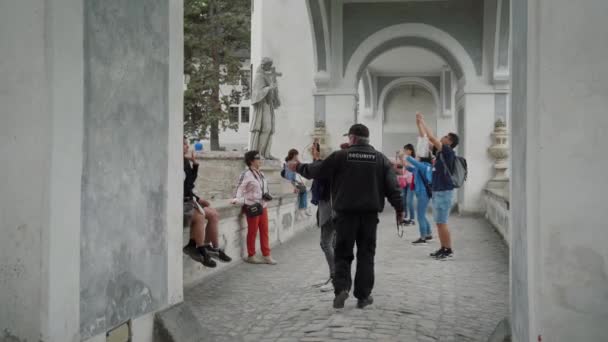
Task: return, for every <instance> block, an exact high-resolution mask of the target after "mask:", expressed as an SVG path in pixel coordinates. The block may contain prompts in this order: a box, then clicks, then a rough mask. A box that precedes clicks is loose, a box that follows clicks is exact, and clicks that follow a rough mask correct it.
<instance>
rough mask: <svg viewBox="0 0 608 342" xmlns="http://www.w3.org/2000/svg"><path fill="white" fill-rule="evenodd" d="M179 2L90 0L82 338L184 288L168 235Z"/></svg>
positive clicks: (173, 188)
mask: <svg viewBox="0 0 608 342" xmlns="http://www.w3.org/2000/svg"><path fill="white" fill-rule="evenodd" d="M179 3H180V2H179V1H168V0H130V1H128V2H125V1H122V0H105V1H94V0H85V1H84V15H85V18H84V20H85V25H84V35H85V46H84V48H85V49H84V53H85V55H84V89H85V106H84V142H83V153H84V156H85V159H84V163H83V177H82V212H81V241H80V258H81V260H80V333H81V338H82V339H86V338H89V337H94V336H96V335H104V334H105V332H107V331H108V330H110V329H112V328H113V327H116V326H117V325H119V324H122V323H124V322H127V321H129V320H132V319H134V318H137V317H141V316H143V315H146V314H148V313H151V312H154V311H157V310H159V309H162V308H164V307H166V306H168V305H170V304H171V301H170V300H169V296H170V295H169V287H170V285H169V284H170V283H171V282H178V283H180V284H179V285H178V286H179V287H181V282H179V281H178V280H176V279H175V278H174V277H173V276H170V274H169V270H170V269H172V268H173V267H174V265H175V264H178V262H179V259H177V260H174V259H172V257H171V256H172V255H175V256H177V254H173V253H172V252H170V250H171V248H175V247H178V246H179V242H178V240H176V241H174V242H170V240H169V237H170V236H171V231H172V230H173V229H176V228H177V227H174V225H175V224H174V221H172V219H173V218H174V214H175V213H176V212H177V211H178V210H179V208H178V206H177V205H176V204H179V202H177V203H175V201H176V198H175V197H177V198H179V197H181V194H180V195H178V196H176V194H179V192H180V189H181V186H178V185H177V184H179V183H178V182H179V181H178V179H179V180H181V177H180V176H181V174H180V172H179V171H177V170H175V169H174V166H173V165H174V164H177V165H180V164H179V161H177V163H174V160H175V158H174V156H175V154H176V153H177V152H178V151H180V150H179V149H178V148H179V147H178V143H179V142H181V138H180V136H181V134H175V132H176V131H175V128H176V127H179V126H180V125H181V115H177V113H178V112H179V111H181V108H182V106H181V105H180V104H179V101H178V100H175V99H174V100H171V97H172V96H173V94H174V91H173V90H172V89H176V90H178V91H179V90H180V89H181V85H182V82H181V80H179V79H178V83H175V81H174V79H173V78H172V76H173V75H174V74H173V72H174V69H173V65H174V63H177V64H175V65H177V66H180V65H181V62H182V60H181V57H179V56H178V55H177V54H174V53H173V52H171V51H170V50H172V49H178V51H179V49H180V47H179V45H181V44H180V43H181V39H178V38H179V36H180V35H179V34H178V35H177V36H172V33H173V32H177V31H174V29H175V27H174V26H173V24H178V25H179V24H180V23H181V20H177V21H173V19H174V17H172V16H171V13H173V12H172V11H173V10H177V11H179V9H178V8H174V7H173V6H177V5H179ZM181 12H182V13H183V11H181ZM179 32H182V28H179ZM174 38H175V39H174ZM172 43H177V44H175V45H178V46H177V47H176V46H174V45H172ZM172 58H174V60H173V59H172ZM177 72H178V73H180V74H182V73H183V72H182V70H177ZM171 101H173V102H171ZM179 129H181V127H179ZM180 133H181V131H180ZM178 160H179V159H178ZM178 177H179V178H178ZM170 201H171V202H170ZM177 201H179V199H177ZM179 217H181V216H179ZM177 226H178V227H179V224H178V225H177ZM177 229H179V228H177ZM172 246H174V247H172ZM180 268H181V267H180ZM171 286H172V287H178V286H173V285H171ZM177 299H178V300H179V296H177Z"/></svg>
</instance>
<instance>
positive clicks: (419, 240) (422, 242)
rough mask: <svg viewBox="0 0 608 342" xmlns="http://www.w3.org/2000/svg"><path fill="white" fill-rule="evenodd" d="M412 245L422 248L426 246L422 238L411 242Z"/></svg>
mask: <svg viewBox="0 0 608 342" xmlns="http://www.w3.org/2000/svg"><path fill="white" fill-rule="evenodd" d="M412 245H414V246H422V245H426V240H425V239H423V238H419V239H418V240H416V241H413V242H412Z"/></svg>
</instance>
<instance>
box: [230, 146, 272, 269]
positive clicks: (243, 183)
mask: <svg viewBox="0 0 608 342" xmlns="http://www.w3.org/2000/svg"><path fill="white" fill-rule="evenodd" d="M245 164H246V165H247V170H245V171H244V172H243V173H242V174H241V177H240V179H239V183H238V185H237V189H236V196H235V198H233V199H232V200H231V201H230V203H232V204H235V205H236V204H241V205H242V206H243V211H244V212H245V214H246V216H247V259H245V261H246V262H248V263H251V264H269V265H276V263H277V262H276V261H275V260H274V259H273V258H272V256H270V242H269V237H268V209H267V208H266V207H267V201H269V200H271V199H272V197H271V196H270V195H269V193H268V183H267V182H266V179H265V178H264V174H263V173H262V172H261V171H260V167H261V166H262V160H261V156H260V153H259V152H258V151H249V152H247V153H245ZM258 230H259V231H260V247H261V250H262V256H263V258H262V259H261V260H260V259H258V258H256V255H255V254H256V253H255V240H256V237H257V233H258Z"/></svg>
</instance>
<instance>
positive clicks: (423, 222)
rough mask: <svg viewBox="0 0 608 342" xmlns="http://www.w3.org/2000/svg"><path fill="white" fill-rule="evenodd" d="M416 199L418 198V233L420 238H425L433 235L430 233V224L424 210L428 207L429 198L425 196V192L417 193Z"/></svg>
mask: <svg viewBox="0 0 608 342" xmlns="http://www.w3.org/2000/svg"><path fill="white" fill-rule="evenodd" d="M416 197H417V198H418V230H419V231H420V237H421V238H425V237H427V236H431V235H433V233H432V232H431V224H430V223H429V220H428V219H427V218H426V210H427V208H428V207H429V196H428V195H427V194H426V190H424V189H423V190H422V192H417V193H416Z"/></svg>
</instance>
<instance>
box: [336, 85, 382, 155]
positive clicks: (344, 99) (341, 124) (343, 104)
mask: <svg viewBox="0 0 608 342" xmlns="http://www.w3.org/2000/svg"><path fill="white" fill-rule="evenodd" d="M326 101H327V102H326V114H325V125H326V128H327V133H328V135H329V138H328V142H327V144H328V145H329V146H330V147H331V148H332V149H337V148H338V146H339V145H340V144H341V143H343V142H346V141H347V138H345V137H343V135H344V133H346V132H348V129H349V127H350V126H351V125H352V124H354V123H355V105H356V104H355V94H337V95H327V96H326ZM370 133H371V132H370Z"/></svg>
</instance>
